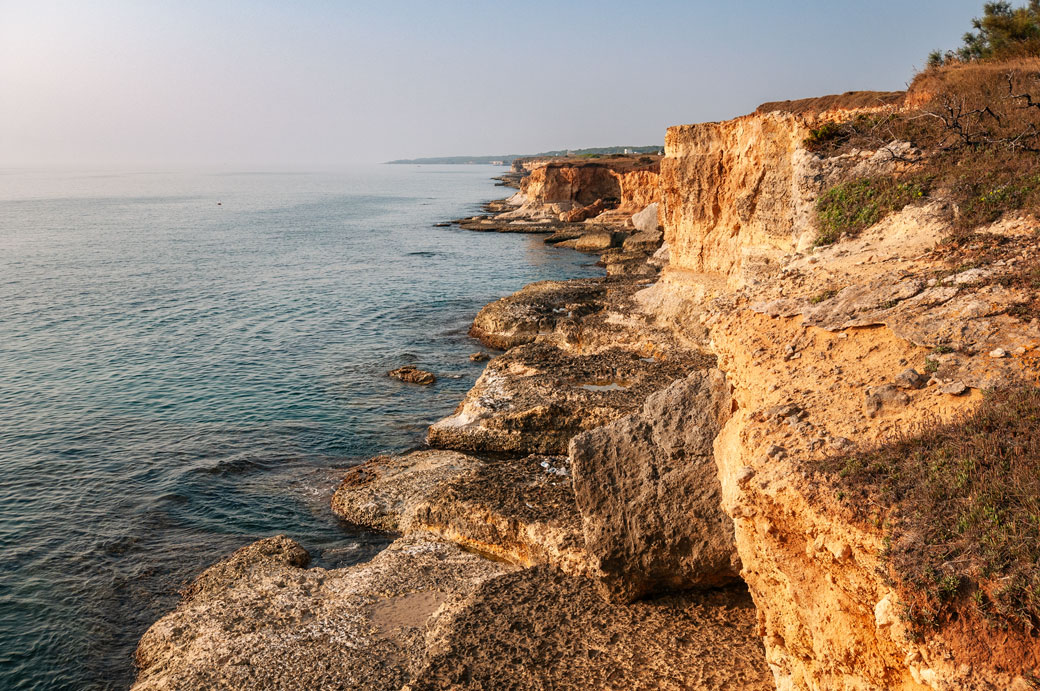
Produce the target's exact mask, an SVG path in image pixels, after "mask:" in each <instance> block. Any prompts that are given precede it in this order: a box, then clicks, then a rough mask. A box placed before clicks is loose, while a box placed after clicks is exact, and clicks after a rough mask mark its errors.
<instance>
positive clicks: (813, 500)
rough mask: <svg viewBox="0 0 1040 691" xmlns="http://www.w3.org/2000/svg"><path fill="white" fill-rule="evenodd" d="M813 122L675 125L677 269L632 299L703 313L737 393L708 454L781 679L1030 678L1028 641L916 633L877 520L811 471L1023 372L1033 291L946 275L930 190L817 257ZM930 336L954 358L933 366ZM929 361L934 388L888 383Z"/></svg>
mask: <svg viewBox="0 0 1040 691" xmlns="http://www.w3.org/2000/svg"><path fill="white" fill-rule="evenodd" d="M808 131H809V125H808V124H806V121H805V120H804V119H803V118H801V117H799V116H796V115H792V114H790V113H777V112H770V113H762V114H755V115H751V116H747V117H743V118H738V119H736V120H732V121H728V122H722V123H706V124H700V125H686V126H681V127H673V128H670V129H669V130H668V134H667V137H666V158H665V160H664V161H663V163H662V174H661V186H662V201H663V206H664V212H663V214H662V217H663V220H664V227H665V240H666V243H667V245H668V247H669V252H670V263H669V265H668V266H667V267H666V269H665V274H664V278H665V280H663V281H662V282H661V283H659V284H658V285H657V286H655V287H654V288H651V289H648V290H647V291H646V295H645V298H644V300H645V304H647V305H650V306H651V308H652V309H657V310H658V312H659V314H660V315H661V316H662V317H664V316H666V312H667V311H666V310H661V309H660V306H661V305H668V304H669V303H670V302H671V303H676V302H683V301H685V302H687V303H691V302H692V303H693V304H697V305H700V307H699V308H694V311H696V309H700V310H701V314H700V317H699V321H700V322H701V323H702V324H704V325H705V326H707V328H708V330H709V334H710V340H711V350H712V352H713V353H714V354H715V355H717V356H718V357H719V363H718V367H719V368H720V369H721V370H722V371H723V372H725V374H726V377H727V379H728V380H729V381H730V383H731V384H732V385H733V388H734V392H733V398H734V403H735V406H734V407H735V410H734V413H733V415H732V417H731V418H730V419H729V420H728V421H727V422H726V424H725V425H724V426H723V428H722V430H721V432H720V434H719V435H718V437H717V438H716V440H715V447H714V450H715V461H716V464H717V466H718V472H719V480H720V482H721V487H722V496H723V507H724V509H725V510H726V511H727V512H728V513H729V514H730V515H731V516H732V518H733V519H734V528H735V536H736V545H737V551H738V553H739V556H740V560H741V562H742V564H743V570H742V572H741V575H742V576H743V578H744V580H745V581H746V583H747V584H748V586H749V587H750V589H751V592H752V595H753V597H754V600H755V603H756V606H757V607H758V612H759V625H760V633H761V634H762V636H763V640H764V642H765V646H766V652H767V657H768V660H769V663H770V666H771V668H772V670H773V672H774V676H775V680H776V683H777V687H778V688H779V689H784V690H787V689H819V690H825V689H827V690H829V689H923V688H931V689H1004V688H1027V687H1026V686H1025V685H1024V684H1026V681H1025V679H1026V677H1025V676H1024V675H1026V674H1027V672H1028V670H1030V669H1035V665H1036V664H1037V663H1038V661H1040V646H1038V644H1037V642H1036V639H1031V638H1029V637H1028V636H1027V635H1026V636H1024V635H1023V634H1021V633H1018V634H1015V633H1007V632H1003V633H1001V632H994V631H991V630H986V631H985V632H984V627H982V628H980V629H979V630H977V631H975V633H974V634H973V635H974V640H972V636H966V635H965V634H966V630H965V627H964V626H957V625H950V626H946V627H944V628H939V629H936V630H930V631H925V632H920V631H915V632H911V631H910V630H909V628H908V625H907V623H906V621H905V612H906V611H907V609H908V605H907V603H906V602H905V601H903V600H901V596H900V593H899V592H898V591H897V589H896V588H894V587H893V584H892V582H891V580H890V578H889V574H888V572H887V569H886V567H885V565H884V563H883V561H882V557H881V555H882V554H883V550H884V544H883V540H884V535H883V531H882V530H881V528H880V527H879V526H872V525H864V524H863V523H862V522H861V521H856V520H854V519H853V518H852V517H851V516H850V512H849V510H848V509H847V508H846V507H845V506H843V505H842V504H841V502H839V501H837V500H836V499H835V496H840V493H839V494H837V495H836V494H835V493H833V492H826V491H820V488H819V482H820V479H819V477H817V476H815V474H814V470H813V469H814V464H815V463H818V462H819V461H820V460H821V459H823V458H825V457H827V456H833V455H834V454H840V453H841V452H843V451H845V450H847V449H849V448H850V447H852V446H854V445H855V446H859V447H862V446H869V445H870V444H871V443H873V442H876V441H879V440H882V439H885V438H888V437H890V436H891V435H892V434H893V433H894V432H895V431H896V430H897V429H907V428H912V427H913V426H915V425H921V424H929V425H932V424H937V423H939V422H941V421H944V420H950V419H953V418H954V417H955V416H956V415H957V414H958V413H963V412H964V411H966V410H971V409H973V408H974V407H975V406H977V405H978V402H979V400H980V399H981V394H980V392H979V389H981V388H982V387H986V386H992V385H999V384H1001V383H1006V382H1008V381H1012V380H1014V379H1016V378H1023V377H1025V378H1034V377H1035V361H1033V360H1032V359H1031V356H1030V353H1032V352H1033V349H1035V348H1036V347H1037V346H1038V345H1040V331H1038V330H1037V324H1036V322H1035V320H1034V321H1033V322H1029V321H1024V320H1021V319H1016V318H1012V317H1009V316H1008V315H1007V314H1006V312H1007V310H1008V308H1009V307H1010V306H1012V305H1014V304H1016V303H1017V302H1018V301H1021V300H1024V299H1027V298H1028V295H1026V294H1022V293H1019V294H1015V292H1014V291H1013V290H1008V289H1006V288H1001V287H1000V285H999V284H993V283H991V282H989V281H982V280H980V279H978V278H977V277H974V276H964V277H963V280H962V279H961V278H959V276H960V275H958V276H955V277H954V278H952V279H951V278H942V276H944V275H946V276H948V274H949V272H948V271H946V273H945V274H944V273H943V270H944V269H945V267H946V266H947V264H944V262H943V260H942V253H943V252H944V251H945V250H944V248H943V246H939V244H938V243H939V240H940V239H941V238H942V236H943V235H944V234H945V233H946V232H947V230H948V229H947V228H946V227H945V225H944V224H946V223H948V221H946V220H945V219H946V218H947V216H945V215H944V214H942V213H940V212H941V211H942V208H941V201H938V202H936V203H933V204H932V205H924V206H917V207H908V208H907V209H905V210H904V211H903V212H901V213H899V214H897V215H895V216H892V217H889V218H887V219H885V220H883V221H882V222H881V223H879V224H877V225H876V226H874V227H873V228H871V229H870V230H869V231H868V232H867V233H866V234H864V235H863V236H861V237H860V238H859V239H858V240H855V241H847V242H843V243H839V244H837V245H834V246H833V247H829V248H821V249H817V250H812V248H811V245H812V241H813V239H814V238H815V236H816V229H815V227H814V225H813V222H812V210H813V205H814V203H815V200H816V196H817V194H818V193H819V190H820V189H821V187H822V186H823V185H824V184H825V182H826V181H827V178H828V175H831V174H834V171H835V170H836V168H835V161H832V160H828V159H826V158H824V157H823V156H819V155H815V154H812V153H810V152H809V151H807V150H806V149H805V148H804V146H803V142H804V140H805V138H806V136H807V134H808ZM870 153H871V152H866V153H865V154H863V156H862V158H863V160H864V161H869V160H871V159H870ZM877 160H880V159H875V161H877ZM1035 229H1036V222H1035V220H1031V219H1024V220H1023V221H1009V222H1005V223H1003V224H996V225H994V226H992V227H990V228H988V229H986V232H988V233H991V234H993V235H994V236H997V237H999V238H1007V239H1008V240H1006V241H1005V240H1000V242H1011V239H1012V238H1019V237H1023V234H1026V235H1031V234H1035ZM1005 258H1006V259H1010V258H1011V255H1010V254H1008V255H1007V256H1006V257H1005ZM1004 264H1005V262H1004V261H1003V260H1002V261H1000V262H998V265H999V266H1001V267H1002V266H1003V265H1004ZM1008 270H1010V269H1004V268H997V267H992V268H988V269H986V271H989V272H997V273H1000V272H1001V271H1008ZM937 277H938V278H937ZM1005 283H1007V282H1006V281H1005ZM712 298H714V299H712ZM687 309H688V310H689V309H690V308H687ZM687 325H688V322H686V323H682V322H678V323H677V324H676V328H679V329H682V328H686V326H687ZM936 346H942V347H943V348H944V349H945V350H947V351H950V350H952V351H955V353H954V354H950V355H946V356H943V358H942V359H941V360H939V361H934V362H932V365H929V364H928V363H929V360H926V358H928V356H929V355H930V354H932V353H933V352H934V351H933V350H932V349H933V348H934V347H936ZM940 352H941V351H940ZM1012 352H1014V353H1017V356H1015V357H1006V356H1007V355H1010V354H1011V353H1012ZM936 364H938V366H939V369H938V371H936V372H935V373H934V374H933V376H932V378H931V381H930V386H927V387H924V380H925V379H927V377H925V378H922V379H920V383H915V384H913V385H907V384H906V382H905V381H903V382H902V383H901V381H900V380H898V377H897V375H900V373H903V372H904V371H907V370H908V368H915V367H916V368H917V370H920V371H921V372H924V371H925V367H930V366H935V365H936ZM916 375H917V372H916V371H915V372H914V376H915V377H916ZM910 379H913V377H910ZM914 381H915V382H917V380H916V379H914ZM919 387H923V388H919Z"/></svg>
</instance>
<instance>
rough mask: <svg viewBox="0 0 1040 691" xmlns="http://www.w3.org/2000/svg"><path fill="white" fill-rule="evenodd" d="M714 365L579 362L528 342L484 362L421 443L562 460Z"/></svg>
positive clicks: (615, 355) (614, 357)
mask: <svg viewBox="0 0 1040 691" xmlns="http://www.w3.org/2000/svg"><path fill="white" fill-rule="evenodd" d="M713 361H714V360H713V358H711V357H709V356H690V358H689V359H688V360H684V361H677V360H666V361H664V360H656V359H653V358H642V357H640V356H639V355H637V354H635V353H631V352H627V351H623V350H619V349H610V350H604V351H601V352H598V353H594V354H589V355H578V354H572V353H569V352H567V351H564V350H561V349H559V348H556V347H554V346H552V345H550V344H547V343H540V342H536V343H528V344H526V345H523V346H519V347H517V348H513V349H512V350H510V351H509V352H507V353H506V354H505V355H502V356H500V357H497V358H495V359H494V360H492V361H491V362H490V363H488V366H487V368H485V370H484V373H483V374H482V375H481V376H480V379H478V380H477V383H476V384H475V385H474V387H473V388H472V389H471V390H470V392H469V394H468V395H467V396H466V399H465V400H464V401H463V402H462V404H461V405H460V406H459V407H458V408H457V409H456V410H455V413H454V414H453V415H451V416H450V417H447V418H445V419H444V420H441V421H439V422H437V423H435V424H433V425H432V426H431V427H430V430H429V433H428V435H427V440H428V442H429V444H430V445H431V446H434V447H436V448H443V449H454V450H457V451H469V452H473V451H478V452H495V453H514V454H528V453H547V454H557V455H563V454H566V453H567V444H568V442H570V439H571V437H573V436H574V435H575V434H578V433H580V432H584V431H586V430H589V429H593V428H595V427H600V426H602V425H605V424H607V423H609V422H612V421H614V420H616V419H617V418H619V417H622V416H624V415H627V414H629V413H631V412H633V411H634V410H636V409H637V408H638V407H639V406H641V405H642V403H643V401H644V400H646V397H647V396H649V395H650V394H651V393H653V392H654V391H656V390H658V389H661V388H664V387H665V386H667V385H668V384H669V383H671V382H672V381H674V380H675V379H678V378H679V377H682V376H685V375H686V374H689V372H690V371H692V370H694V369H702V368H704V367H707V366H710V364H711V363H712V362H713Z"/></svg>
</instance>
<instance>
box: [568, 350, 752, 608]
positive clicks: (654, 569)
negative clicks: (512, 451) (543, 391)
mask: <svg viewBox="0 0 1040 691" xmlns="http://www.w3.org/2000/svg"><path fill="white" fill-rule="evenodd" d="M731 406H732V402H731V399H730V392H729V385H728V384H727V383H726V378H725V376H724V375H723V374H722V372H720V371H718V370H714V369H713V370H708V371H705V372H695V373H694V374H691V375H690V376H688V377H686V378H685V379H681V380H679V381H677V382H675V383H674V384H672V385H671V386H669V387H668V388H666V389H664V390H663V391H660V392H658V393H655V394H652V395H651V396H650V397H649V398H647V400H646V403H644V404H643V406H642V409H641V410H640V411H639V412H637V413H634V414H632V415H629V416H628V417H625V418H622V419H620V420H618V421H616V422H614V423H612V424H609V425H606V426H605V427H600V428H599V429H595V430H592V431H590V432H585V433H584V434H581V435H578V436H577V437H575V438H574V439H573V440H571V444H570V458H571V463H572V465H573V469H574V489H575V494H576V497H577V503H578V508H579V510H580V511H581V515H582V520H583V525H584V532H585V543H586V549H587V550H588V552H589V554H590V557H591V558H592V559H593V560H594V562H595V564H596V566H597V567H598V570H599V572H600V573H601V582H602V586H603V591H604V593H605V594H606V595H607V596H608V597H610V598H612V599H616V600H621V601H631V600H633V599H635V598H638V597H641V596H643V595H647V594H650V593H655V592H667V591H672V590H683V589H688V588H691V587H695V586H701V587H704V586H717V585H720V584H723V583H727V582H730V581H733V580H736V579H737V578H738V577H739V576H738V574H739V572H740V560H739V558H738V557H737V552H736V547H735V545H734V542H733V521H732V520H731V519H730V517H729V516H727V515H726V514H725V513H724V512H723V510H722V507H721V506H720V502H721V496H722V495H721V491H722V488H721V485H720V484H719V480H718V471H717V469H716V467H715V458H714V454H713V451H712V444H713V442H714V440H715V436H716V435H717V434H718V432H719V429H720V428H721V426H722V424H723V423H724V422H725V421H726V420H727V419H728V418H729V415H730V409H731Z"/></svg>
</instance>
